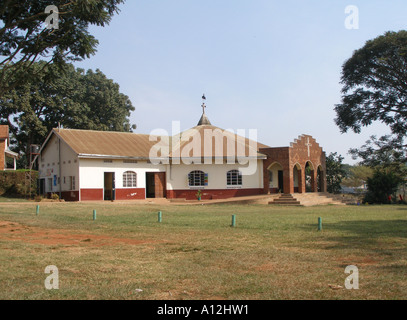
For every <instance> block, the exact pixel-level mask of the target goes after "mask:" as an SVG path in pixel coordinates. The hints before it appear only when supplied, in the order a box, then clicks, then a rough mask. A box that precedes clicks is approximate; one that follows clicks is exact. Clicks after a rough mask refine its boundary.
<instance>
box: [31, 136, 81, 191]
mask: <svg viewBox="0 0 407 320" xmlns="http://www.w3.org/2000/svg"><path fill="white" fill-rule="evenodd" d="M38 165H39V167H38V170H39V178H40V179H45V180H46V181H45V191H46V192H59V183H58V177H59V142H58V138H57V137H56V136H55V135H53V136H52V137H51V138H50V140H49V141H48V144H47V146H46V148H45V149H44V150H43V151H42V153H41V155H40V156H39V157H38ZM54 176H56V177H57V185H56V186H55V185H54ZM71 176H73V177H75V179H76V185H75V190H71V188H70V179H69V177H71ZM64 177H65V183H64ZM50 178H51V179H52V184H51V185H50V184H49V179H50ZM78 178H79V161H78V157H77V155H76V153H74V152H73V151H72V149H71V148H69V146H68V145H67V144H66V143H64V142H63V141H61V184H62V185H61V187H62V190H61V191H78V190H79V186H78Z"/></svg>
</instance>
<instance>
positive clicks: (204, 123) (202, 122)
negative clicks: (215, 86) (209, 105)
mask: <svg viewBox="0 0 407 320" xmlns="http://www.w3.org/2000/svg"><path fill="white" fill-rule="evenodd" d="M205 101H206V96H205V94H203V96H202V106H201V107H202V117H201V120H199V122H198V126H211V125H212V124H211V122H210V121H209V119H208V117H207V116H206V113H205V109H206V104H205Z"/></svg>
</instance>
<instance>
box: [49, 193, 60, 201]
mask: <svg viewBox="0 0 407 320" xmlns="http://www.w3.org/2000/svg"><path fill="white" fill-rule="evenodd" d="M51 199H52V200H59V195H58V194H57V193H53V194H51Z"/></svg>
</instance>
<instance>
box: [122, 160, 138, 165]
mask: <svg viewBox="0 0 407 320" xmlns="http://www.w3.org/2000/svg"><path fill="white" fill-rule="evenodd" d="M123 163H127V164H135V163H138V161H137V160H123Z"/></svg>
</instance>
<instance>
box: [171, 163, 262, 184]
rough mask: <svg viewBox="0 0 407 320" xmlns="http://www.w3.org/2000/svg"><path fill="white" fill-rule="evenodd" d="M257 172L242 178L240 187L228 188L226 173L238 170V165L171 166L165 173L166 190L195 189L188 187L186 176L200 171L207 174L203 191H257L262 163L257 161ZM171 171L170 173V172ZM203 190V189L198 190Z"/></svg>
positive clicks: (260, 182) (260, 178)
mask: <svg viewBox="0 0 407 320" xmlns="http://www.w3.org/2000/svg"><path fill="white" fill-rule="evenodd" d="M257 164H258V165H257V170H256V172H255V173H254V174H253V175H250V176H245V175H244V176H243V177H242V178H243V180H242V182H243V184H242V186H239V187H235V186H228V185H227V180H226V177H227V172H228V171H230V170H239V165H236V164H233V165H229V164H212V165H205V164H202V165H198V164H193V165H185V164H184V165H183V164H180V165H172V166H171V169H169V170H168V171H167V189H168V190H188V189H196V187H189V185H188V174H189V173H190V172H191V171H194V170H200V171H203V172H205V173H207V174H208V186H206V187H205V188H204V189H207V190H209V189H215V190H220V189H258V188H263V161H262V160H258V161H257ZM170 170H171V172H170ZM199 189H203V188H199Z"/></svg>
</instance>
